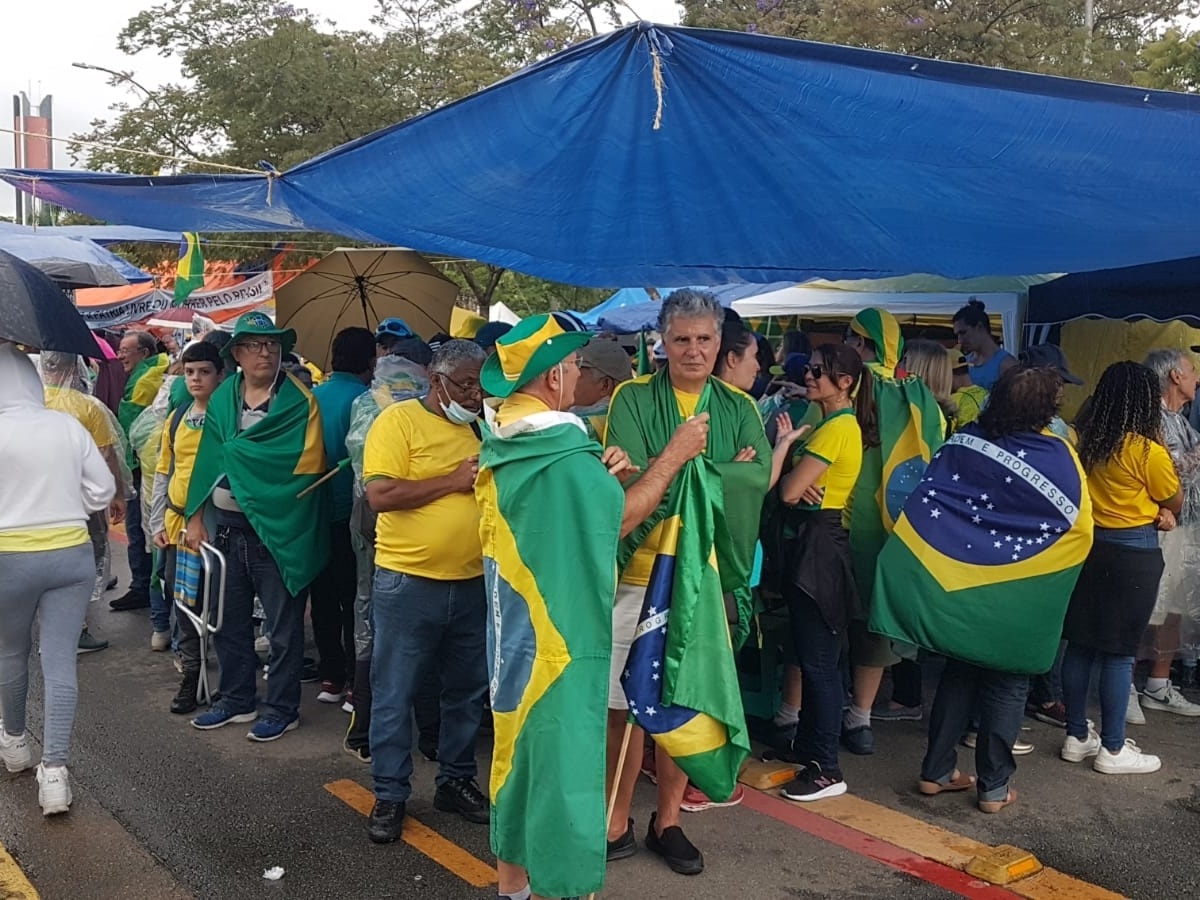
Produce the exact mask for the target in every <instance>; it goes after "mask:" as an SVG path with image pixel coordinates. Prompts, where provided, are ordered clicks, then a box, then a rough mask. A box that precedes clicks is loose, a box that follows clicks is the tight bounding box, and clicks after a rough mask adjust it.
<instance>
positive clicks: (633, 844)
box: [608, 819, 637, 862]
mask: <svg viewBox="0 0 1200 900" xmlns="http://www.w3.org/2000/svg"><path fill="white" fill-rule="evenodd" d="M635 853H637V838H635V837H634V836H633V819H630V820H629V827H628V828H626V829H625V833H624V834H623V835H621V836H620V837H619V838H617V839H616V840H615V841H609V842H608V861H609V862H612V861H613V860H616V859H628V858H629V857H631V856H633V854H635Z"/></svg>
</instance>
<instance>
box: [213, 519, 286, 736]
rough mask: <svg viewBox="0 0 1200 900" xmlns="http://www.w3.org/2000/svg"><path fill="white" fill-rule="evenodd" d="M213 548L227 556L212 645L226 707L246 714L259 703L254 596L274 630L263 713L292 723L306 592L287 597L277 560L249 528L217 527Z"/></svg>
mask: <svg viewBox="0 0 1200 900" xmlns="http://www.w3.org/2000/svg"><path fill="white" fill-rule="evenodd" d="M213 543H214V545H215V546H216V547H217V549H218V550H220V551H221V552H222V553H224V554H225V562H226V565H227V567H228V571H227V572H226V576H225V579H226V580H225V622H224V624H223V625H222V626H221V630H220V631H218V632H217V634H216V637H215V638H214V643H215V644H216V647H217V659H218V660H220V663H221V682H220V686H219V689H220V693H221V698H220V700H219V701H218V703H219V704H220V706H221V707H222V708H223V709H227V710H229V711H230V712H235V713H245V712H251V711H252V710H254V708H255V705H256V701H257V699H258V690H257V678H258V655H257V654H256V653H255V652H254V621H253V618H252V617H253V614H254V595H255V594H257V595H258V597H259V599H260V600H261V601H262V605H263V611H264V612H265V613H266V616H267V618H266V621H265V622H264V628H269V629H270V636H271V655H270V659H271V669H270V673H269V674H270V678H269V679H268V680H267V698H266V702H265V703H264V704H263V706H264V708H263V714H264V715H265V716H268V717H272V718H279V719H283V720H284V721H285V722H290V721H292V720H293V719H297V718H299V716H300V675H301V672H302V670H303V668H304V606H305V603H306V602H307V600H308V597H307V591H305V592H304V593H302V594H301V595H300V596H299V597H293V596H292V595H291V594H290V593H288V589H287V587H286V586H285V585H284V583H283V576H282V575H280V573H279V567H278V566H277V565H276V564H275V559H274V558H273V557H272V556H271V554H270V552H269V551H268V550H267V548H266V545H265V544H263V542H262V541H261V540H259V537H258V535H257V534H255V533H254V532H253V531H251V530H246V529H241V528H231V527H229V526H227V525H220V526H218V527H217V539H216V540H215V541H214V542H213Z"/></svg>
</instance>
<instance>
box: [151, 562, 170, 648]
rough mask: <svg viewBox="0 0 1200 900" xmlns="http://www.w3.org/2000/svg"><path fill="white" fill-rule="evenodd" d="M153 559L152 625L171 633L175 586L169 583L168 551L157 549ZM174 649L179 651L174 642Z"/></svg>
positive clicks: (156, 629)
mask: <svg viewBox="0 0 1200 900" xmlns="http://www.w3.org/2000/svg"><path fill="white" fill-rule="evenodd" d="M151 559H152V560H153V564H154V565H153V569H154V575H155V577H154V578H153V579H151V581H150V625H151V627H153V628H154V630H155V631H170V630H171V614H172V607H173V606H174V604H175V601H174V599H173V598H174V596H175V584H174V582H171V583H168V581H167V551H165V550H159V549H158V548H157V547H155V548H154V553H153V555H152V556H151ZM172 649H177V648H176V647H175V642H174V641H172Z"/></svg>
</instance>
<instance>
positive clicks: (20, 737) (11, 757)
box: [0, 722, 33, 772]
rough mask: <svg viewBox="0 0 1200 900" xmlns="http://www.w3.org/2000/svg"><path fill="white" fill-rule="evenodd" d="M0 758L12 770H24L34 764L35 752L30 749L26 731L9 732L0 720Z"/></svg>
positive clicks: (5, 766)
mask: <svg viewBox="0 0 1200 900" xmlns="http://www.w3.org/2000/svg"><path fill="white" fill-rule="evenodd" d="M0 759H3V760H4V768H6V769H8V771H10V772H24V771H25V770H26V769H28V768H30V767H31V766H32V765H33V753H32V752H30V749H29V738H28V737H26V736H25V733H24V732H22V733H21V734H9V733H8V732H7V731H5V730H4V723H3V722H0Z"/></svg>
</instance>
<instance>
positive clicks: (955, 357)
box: [946, 347, 967, 372]
mask: <svg viewBox="0 0 1200 900" xmlns="http://www.w3.org/2000/svg"><path fill="white" fill-rule="evenodd" d="M946 355H947V356H949V357H950V368H951V369H953V370H954V371H955V372H957V371H958V370H959V369H965V368H967V358H966V357H965V356H963V352H962V351H961V350H960V349H958V347H947V348H946Z"/></svg>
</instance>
